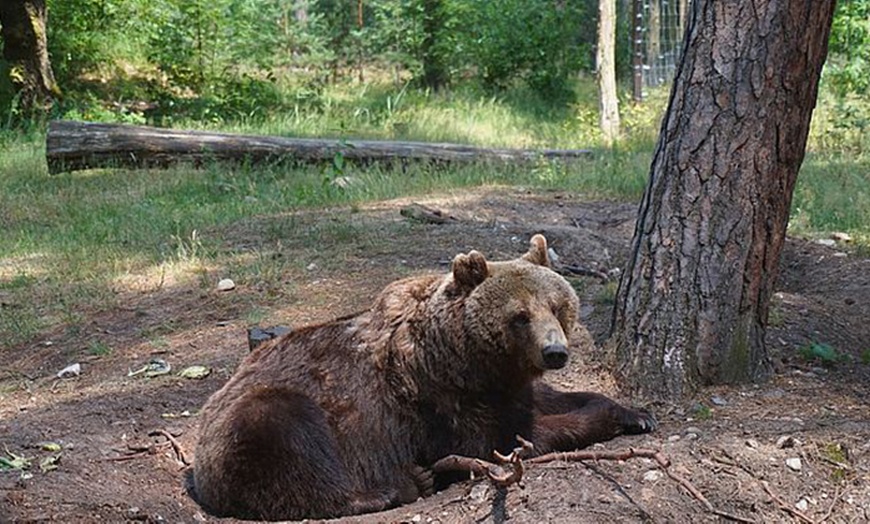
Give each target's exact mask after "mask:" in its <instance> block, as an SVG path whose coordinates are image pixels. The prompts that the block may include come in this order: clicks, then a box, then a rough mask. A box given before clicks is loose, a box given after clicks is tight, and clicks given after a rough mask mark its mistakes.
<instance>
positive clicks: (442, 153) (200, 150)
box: [45, 121, 591, 173]
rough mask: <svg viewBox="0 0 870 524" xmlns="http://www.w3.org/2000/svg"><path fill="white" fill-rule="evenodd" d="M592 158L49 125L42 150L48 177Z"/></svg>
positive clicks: (575, 153)
mask: <svg viewBox="0 0 870 524" xmlns="http://www.w3.org/2000/svg"><path fill="white" fill-rule="evenodd" d="M590 154H591V151H589V150H579V149H543V150H529V149H500V148H484V147H474V146H467V145H461V144H443V143H441V144H438V143H425V142H388V141H376V140H334V139H321V138H284V137H274V136H250V135H237V134H229V133H212V132H206V131H183V130H177V129H160V128H156V127H147V126H131V125H124V124H99V123H91V122H72V121H54V122H51V123H50V124H49V127H48V134H47V136H46V150H45V156H46V160H47V161H48V171H49V173H60V172H64V171H75V170H78V169H92V168H101V167H124V168H131V167H166V166H168V165H172V164H176V163H178V162H187V163H190V164H192V165H194V166H199V165H202V164H203V163H207V162H211V161H230V162H247V163H249V164H257V163H264V162H274V161H275V160H292V161H294V162H298V163H324V162H334V161H335V158H336V156H339V155H340V156H342V157H343V158H344V159H346V160H351V161H357V162H399V163H404V162H406V161H410V160H416V161H429V162H435V163H451V162H481V161H484V162H489V161H496V162H512V163H515V162H518V161H519V162H524V161H534V160H537V159H541V158H543V159H556V160H562V161H569V160H572V159H578V158H584V157H588V156H589V155H590Z"/></svg>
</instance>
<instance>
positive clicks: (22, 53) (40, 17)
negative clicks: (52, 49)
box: [0, 0, 60, 113]
mask: <svg viewBox="0 0 870 524" xmlns="http://www.w3.org/2000/svg"><path fill="white" fill-rule="evenodd" d="M45 28H46V10H45V0H3V2H0V38H2V40H3V59H4V60H5V61H6V63H7V64H8V67H9V72H8V74H9V79H10V80H11V81H12V84H13V86H15V88H16V90H17V91H18V100H19V105H20V107H21V109H22V110H23V111H24V112H25V113H29V112H31V111H33V110H39V109H44V108H45V107H46V106H47V105H49V104H50V103H51V101H52V100H54V99H55V98H58V97H60V89H58V87H57V83H56V82H55V80H54V74H53V73H52V71H51V63H50V62H49V58H48V47H47V44H46V38H45Z"/></svg>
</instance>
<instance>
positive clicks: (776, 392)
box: [761, 388, 785, 398]
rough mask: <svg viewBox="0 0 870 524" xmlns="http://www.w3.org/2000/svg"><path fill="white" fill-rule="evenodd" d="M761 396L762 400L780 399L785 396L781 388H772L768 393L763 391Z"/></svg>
mask: <svg viewBox="0 0 870 524" xmlns="http://www.w3.org/2000/svg"><path fill="white" fill-rule="evenodd" d="M761 396H762V397H764V398H782V397H784V396H785V390H784V389H782V388H774V389H771V390H770V391H765V392H764V393H762V394H761Z"/></svg>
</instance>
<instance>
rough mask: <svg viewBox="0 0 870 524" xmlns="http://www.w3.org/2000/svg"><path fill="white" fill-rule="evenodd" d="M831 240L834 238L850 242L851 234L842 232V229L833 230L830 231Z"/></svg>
mask: <svg viewBox="0 0 870 524" xmlns="http://www.w3.org/2000/svg"><path fill="white" fill-rule="evenodd" d="M831 240H835V241H837V242H851V241H852V235H850V234H849V233H843V232H842V231H835V232H833V233H831Z"/></svg>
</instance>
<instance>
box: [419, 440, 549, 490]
mask: <svg viewBox="0 0 870 524" xmlns="http://www.w3.org/2000/svg"><path fill="white" fill-rule="evenodd" d="M517 441H518V442H519V443H520V445H519V446H518V447H516V448H514V449H513V451H511V453H510V454H509V455H502V454H501V453H499V452H498V451H493V456H494V457H495V460H496V461H497V462H498V463H497V464H496V463H492V462H487V461H485V460H482V459H477V458H471V457H463V456H461V455H448V456H446V457H444V458H442V459H440V460H438V461H437V462H436V463H435V464H433V465H432V471H433V472H434V473H449V472H467V473H470V474H472V475H477V476H486V477H487V478H488V479H489V480H490V482H492V483H493V485H494V486H495V487H496V488H506V487H508V486H511V485H513V484H517V485H519V486H520V487H522V480H523V473H524V472H525V466H524V465H523V457H524V456H525V455H527V454H528V453H531V451H532V450H533V449H534V445H533V444H532V443H531V442H529V441H528V440H526V439H524V438H523V437H521V436H519V435H517ZM503 466H510V471H508V472H505V471H504V470H505V468H504V467H503Z"/></svg>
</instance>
